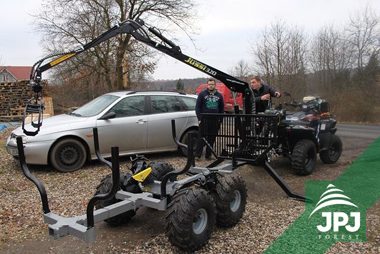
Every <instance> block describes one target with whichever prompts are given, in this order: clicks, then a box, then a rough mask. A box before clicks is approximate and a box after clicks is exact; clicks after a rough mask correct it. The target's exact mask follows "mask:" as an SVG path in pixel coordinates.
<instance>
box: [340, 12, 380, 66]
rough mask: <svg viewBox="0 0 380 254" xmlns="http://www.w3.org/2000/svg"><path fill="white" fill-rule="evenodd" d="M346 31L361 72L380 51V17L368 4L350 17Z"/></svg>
mask: <svg viewBox="0 0 380 254" xmlns="http://www.w3.org/2000/svg"><path fill="white" fill-rule="evenodd" d="M346 31H347V33H348V41H349V43H350V44H351V47H352V48H353V50H354V54H355V59H356V68H357V70H358V72H359V73H360V72H362V71H363V69H364V67H365V65H366V64H367V63H368V61H369V59H370V57H371V56H372V55H377V54H378V53H379V50H380V44H379V43H380V40H379V37H380V27H379V17H378V16H377V15H376V14H375V13H374V12H373V11H371V9H370V7H369V6H367V7H366V9H365V10H364V11H362V12H359V13H357V14H356V16H353V17H351V18H350V23H349V25H348V27H347V30H346Z"/></svg>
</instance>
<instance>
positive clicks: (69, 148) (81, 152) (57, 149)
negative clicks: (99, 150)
mask: <svg viewBox="0 0 380 254" xmlns="http://www.w3.org/2000/svg"><path fill="white" fill-rule="evenodd" d="M86 159H87V152H86V148H85V147H84V145H83V144H82V142H80V141H79V140H76V139H73V138H67V139H62V140H60V141H58V142H57V143H56V144H55V145H54V147H53V148H52V150H51V152H50V162H51V164H52V166H53V167H54V168H55V169H56V170H58V171H60V172H64V173H66V172H73V171H75V170H78V169H80V168H81V167H82V166H83V165H84V163H85V162H86Z"/></svg>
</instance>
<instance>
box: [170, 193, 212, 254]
mask: <svg viewBox="0 0 380 254" xmlns="http://www.w3.org/2000/svg"><path fill="white" fill-rule="evenodd" d="M166 212H167V214H166V235H167V236H168V238H169V241H170V242H171V243H172V244H173V245H175V246H177V247H178V248H180V249H182V250H184V251H196V250H199V249H200V248H201V247H202V246H204V245H205V244H206V243H207V242H208V240H209V239H210V236H211V233H212V231H213V229H214V225H215V220H216V208H215V202H214V199H213V198H212V195H211V194H210V193H209V192H207V191H206V190H204V189H201V188H187V189H183V190H180V191H179V192H178V193H176V194H175V195H174V196H173V199H172V201H171V202H170V203H169V205H168V209H167V211H166Z"/></svg>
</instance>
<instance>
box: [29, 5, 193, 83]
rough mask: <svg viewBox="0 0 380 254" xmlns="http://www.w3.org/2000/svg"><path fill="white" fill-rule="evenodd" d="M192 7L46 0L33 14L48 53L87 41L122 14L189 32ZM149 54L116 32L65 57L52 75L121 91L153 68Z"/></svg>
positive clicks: (125, 17)
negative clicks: (86, 50)
mask: <svg viewBox="0 0 380 254" xmlns="http://www.w3.org/2000/svg"><path fill="white" fill-rule="evenodd" d="M193 6H194V4H193V2H192V1H188V0H61V1H54V0H45V2H44V5H43V11H42V12H41V13H40V14H39V15H38V16H36V18H37V21H38V28H39V29H40V30H41V31H42V32H43V33H44V35H45V36H44V40H45V48H46V50H47V51H48V52H49V53H52V52H57V51H67V50H72V49H73V47H75V46H76V45H78V44H85V43H88V42H90V41H91V40H92V39H94V38H95V37H97V36H98V35H99V34H101V33H102V32H104V31H105V30H108V29H110V28H111V27H112V26H113V25H115V24H117V23H119V22H123V21H125V20H127V19H135V18H140V17H143V18H144V19H145V18H146V21H148V22H154V23H161V24H162V25H163V26H165V27H168V26H169V25H174V26H177V27H179V28H180V29H182V30H184V31H185V32H188V31H189V30H190V29H191V26H190V23H189V21H190V20H191V18H192V16H193V13H192V10H193ZM154 53H155V52H153V51H152V50H150V49H149V48H148V47H147V46H145V45H143V44H141V43H136V41H134V40H132V39H131V36H130V35H120V36H117V37H115V38H113V39H110V40H108V41H106V42H104V43H102V44H101V45H99V46H96V47H95V48H94V49H93V50H91V52H90V53H85V54H81V55H79V56H78V57H76V59H75V60H73V61H69V62H66V63H65V64H64V65H62V66H60V68H57V69H56V73H60V74H59V75H57V77H59V78H60V79H61V80H67V78H69V79H71V80H75V81H78V80H83V83H88V84H93V85H94V84H95V85H96V86H99V85H100V84H106V87H105V89H108V90H121V89H125V88H128V87H129V85H130V82H131V81H133V80H138V79H144V78H146V75H147V74H149V73H152V72H153V71H154V68H155V64H156V62H155V60H154V59H153V58H152V56H154Z"/></svg>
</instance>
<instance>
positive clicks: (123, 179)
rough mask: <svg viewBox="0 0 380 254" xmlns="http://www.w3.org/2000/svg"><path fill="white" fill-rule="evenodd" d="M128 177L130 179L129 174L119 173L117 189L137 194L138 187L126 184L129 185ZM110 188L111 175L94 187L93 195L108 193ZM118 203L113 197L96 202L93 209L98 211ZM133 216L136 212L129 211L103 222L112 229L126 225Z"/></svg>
mask: <svg viewBox="0 0 380 254" xmlns="http://www.w3.org/2000/svg"><path fill="white" fill-rule="evenodd" d="M130 177H131V175H130V174H124V173H121V174H120V183H119V188H121V189H123V190H125V191H129V192H133V193H138V192H139V187H138V186H134V185H130V184H128V183H129V181H128V179H129V178H130ZM111 187H112V175H107V176H106V177H104V178H103V179H102V181H101V182H100V184H99V185H98V186H97V187H96V192H95V195H97V194H105V193H108V192H109V191H110V190H111ZM119 201H120V200H118V199H116V198H115V197H113V198H111V199H108V200H103V201H98V202H97V203H96V205H95V207H96V209H100V208H103V207H106V206H109V205H112V204H115V203H117V202H119ZM135 215H136V212H135V211H134V210H130V211H127V212H125V213H122V214H119V215H116V216H114V217H112V218H109V219H106V220H105V222H106V223H107V224H108V225H110V226H112V227H116V226H120V225H123V224H126V223H128V222H129V221H130V220H131V219H132V217H133V216H135Z"/></svg>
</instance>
